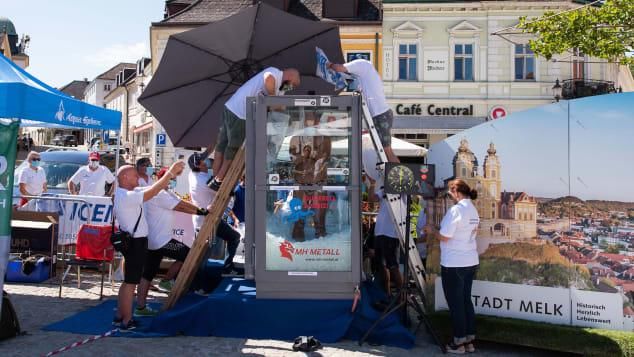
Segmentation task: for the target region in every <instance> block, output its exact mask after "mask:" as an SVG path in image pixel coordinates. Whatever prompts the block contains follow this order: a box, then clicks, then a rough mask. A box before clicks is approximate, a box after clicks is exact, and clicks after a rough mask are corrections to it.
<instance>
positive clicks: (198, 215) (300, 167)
mask: <svg viewBox="0 0 634 357" xmlns="http://www.w3.org/2000/svg"><path fill="white" fill-rule="evenodd" d="M327 67H328V68H330V69H332V70H334V71H337V72H345V73H348V74H351V75H353V76H354V77H355V79H356V80H357V81H358V83H359V85H360V86H359V89H360V91H361V93H362V95H363V98H364V100H365V102H366V103H367V104H368V109H369V111H370V114H371V115H372V117H373V119H374V122H375V124H376V128H377V130H378V133H379V137H380V139H381V142H382V144H383V146H384V149H385V153H386V155H387V158H388V160H389V161H391V162H398V158H397V157H396V155H395V154H394V152H393V151H392V148H391V134H390V129H391V126H392V121H393V113H392V110H391V109H390V108H389V106H388V104H387V102H386V100H385V95H384V93H383V84H382V82H381V79H380V77H379V74H378V73H377V72H376V70H375V69H374V66H373V65H372V63H370V62H369V61H366V60H362V59H357V60H353V61H351V62H348V63H344V64H336V63H328V65H327ZM300 81H301V78H300V75H299V72H298V71H297V70H295V69H293V68H287V69H283V70H280V69H277V68H273V67H269V68H266V69H265V70H263V71H261V72H260V73H258V74H256V75H255V76H253V77H252V78H251V79H250V80H248V81H247V82H246V83H245V84H244V85H242V86H241V87H240V88H239V89H238V90H237V91H236V92H235V94H234V95H233V96H232V97H231V98H230V99H229V100H228V101H227V103H226V104H225V110H224V113H223V123H222V126H221V128H220V131H219V134H218V139H217V144H216V146H215V148H214V149H213V152H212V147H208V148H207V149H206V150H205V151H203V152H200V153H199V152H196V153H194V154H192V155H191V156H190V157H189V158H188V160H187V163H185V162H183V161H177V162H175V163H174V164H172V165H171V166H170V167H169V168H161V169H160V170H159V171H158V172H155V170H154V167H153V166H152V163H151V161H150V160H149V159H147V158H142V159H139V160H138V161H137V162H136V165H134V166H132V165H124V166H122V167H121V168H119V170H118V172H117V175H116V180H115V177H114V175H113V174H112V173H111V172H110V170H108V169H107V168H106V167H104V166H103V165H101V164H100V156H99V154H98V153H97V152H92V153H90V155H89V160H88V163H87V165H85V166H82V167H81V168H79V169H78V170H77V172H76V173H75V174H74V175H73V176H72V177H71V178H70V180H69V181H68V191H69V193H70V194H74V195H75V194H79V195H96V196H104V195H110V194H112V193H114V198H113V201H114V216H115V219H116V222H117V226H118V227H119V229H121V230H123V231H125V232H128V233H129V234H130V235H131V236H132V237H133V239H132V244H131V246H130V248H129V249H128V250H127V251H126V252H125V253H124V254H123V255H124V258H125V265H124V269H123V270H124V282H123V284H122V285H121V288H120V290H119V300H118V309H117V313H116V317H115V321H114V323H115V324H116V325H117V326H118V327H119V328H120V329H121V330H122V331H125V330H129V329H132V328H134V327H135V326H136V323H135V320H134V319H133V316H151V315H154V314H156V311H154V310H152V309H151V308H150V307H149V306H148V305H147V304H146V299H147V294H148V290H149V289H150V288H151V286H152V285H151V283H152V280H153V279H154V278H155V276H156V275H157V272H158V270H159V266H160V263H161V260H162V259H163V258H164V257H169V258H172V259H174V260H175V261H176V263H174V264H173V265H172V267H171V268H170V269H169V271H168V272H167V274H166V279H165V280H163V281H162V282H161V283H160V284H159V286H160V287H163V288H165V290H169V289H170V288H171V286H172V284H173V279H174V278H175V277H176V275H177V274H178V271H179V269H180V267H181V265H182V263H183V262H184V261H185V259H186V257H187V254H188V252H189V247H188V246H187V245H186V244H184V243H183V242H182V241H179V240H177V239H174V236H173V235H172V226H173V221H174V212H181V213H184V214H190V215H192V225H193V228H194V229H193V231H194V232H198V231H199V230H200V229H201V227H202V225H203V222H204V216H205V215H207V214H208V213H209V210H210V209H211V206H212V204H213V202H214V199H215V197H216V191H218V190H219V188H220V187H221V185H222V184H223V181H224V178H225V175H226V174H227V171H228V169H229V167H230V165H231V162H232V160H233V159H234V157H235V155H236V152H237V151H238V150H239V148H240V147H241V145H242V143H243V142H244V138H245V119H246V99H247V97H252V96H258V95H275V96H278V95H284V94H285V92H286V91H289V90H292V89H293V88H295V87H297V86H298V85H299V84H300ZM312 114H313V115H311V113H309V114H307V115H305V117H304V126H305V127H313V126H316V125H318V124H319V120H320V117H319V115H314V114H315V113H312ZM307 140H310V142H308V141H307ZM331 147H332V143H331V141H330V138H329V137H327V136H295V137H292V138H291V141H290V150H289V151H290V152H289V153H290V156H291V159H292V164H293V169H292V173H291V174H290V176H291V177H292V178H293V179H294V181H295V183H296V184H300V185H323V184H325V182H326V168H327V166H326V164H325V163H326V162H327V161H328V159H329V158H330V155H331ZM212 155H213V159H212V158H211V157H210V156H212ZM40 160H41V159H40V156H39V154H38V153H37V152H30V153H29V155H28V157H27V161H28V163H29V165H28V166H27V167H26V168H25V169H24V170H23V171H22V172H21V173H20V175H19V180H18V182H19V189H20V193H21V194H22V195H23V196H24V198H23V200H25V201H26V200H28V199H29V198H30V197H33V196H38V195H40V194H42V193H43V192H46V175H45V173H44V170H43V169H42V168H41V167H39V164H40ZM368 164H369V165H373V164H374V163H368ZM185 165H188V167H189V170H190V172H189V174H188V177H187V183H188V186H189V195H190V201H187V200H183V199H181V198H180V197H178V196H177V195H176V194H175V193H174V189H175V186H176V181H175V179H176V178H177V177H178V176H179V175H181V174H182V172H183V171H184V169H185ZM364 166H365V165H364ZM214 173H215V175H214ZM115 181H116V184H115ZM363 181H364V186H365V187H366V188H367V194H368V199H369V200H370V201H376V202H379V209H378V214H377V215H376V217H375V218H372V219H368V220H366V222H367V224H365V225H364V228H365V229H364V253H365V255H366V257H367V258H369V259H371V260H372V261H373V263H372V264H370V265H371V266H372V267H374V268H369V269H365V270H366V272H368V273H370V274H372V275H374V274H376V275H377V276H379V277H380V278H381V281H382V283H383V287H384V289H385V291H386V292H387V293H388V294H390V293H392V292H393V288H396V290H397V291H398V289H399V288H400V287H401V286H403V285H404V283H405V281H404V277H403V276H402V274H401V271H400V264H403V263H404V264H407V263H406V262H404V261H403V259H402V258H401V257H400V251H401V242H400V239H399V234H398V232H397V229H398V228H397V227H396V226H395V223H394V222H393V221H392V219H391V215H390V212H389V209H390V207H389V205H388V203H387V197H386V194H385V192H384V191H383V187H382V183H377V182H376V181H375V180H374V179H373V178H372V177H370V176H367V175H363ZM108 187H110V188H109V189H108V191H106V189H107V188H108ZM302 194H303V193H302V191H297V192H294V195H295V198H299V199H300V200H301V199H302V197H301V195H302ZM448 194H449V196H450V197H451V198H452V199H453V200H454V201H455V202H456V204H455V205H454V206H453V207H452V208H451V209H450V210H449V211H448V212H447V214H446V216H445V217H444V219H443V220H442V222H441V224H440V226H439V227H434V226H433V225H432V224H431V223H430V222H429V220H428V219H427V211H426V209H425V208H424V206H423V207H422V208H421V210H420V214H419V216H418V217H417V218H418V219H417V225H416V232H417V242H416V246H417V247H418V251H419V253H420V254H421V258H422V260H423V262H424V263H426V256H427V250H428V244H429V243H430V241H431V240H432V239H435V238H436V239H439V240H440V250H441V262H440V263H441V272H442V273H441V275H442V281H443V285H442V288H443V291H444V295H445V298H446V300H447V302H448V306H449V309H450V313H451V321H452V326H453V331H454V332H453V335H454V338H453V340H452V341H451V343H450V344H449V345H448V346H447V348H448V351H449V352H453V353H464V352H472V351H474V345H473V342H474V339H475V321H474V309H473V304H472V303H471V298H470V297H471V287H472V282H473V279H474V277H475V274H476V272H477V269H478V254H477V250H476V245H475V232H476V231H477V227H478V224H479V217H478V213H477V210H476V209H475V207H474V205H473V203H472V202H471V201H472V200H474V199H476V198H477V192H476V191H475V190H473V189H471V188H470V187H469V186H468V185H467V184H466V183H465V182H464V181H461V180H454V181H451V182H450V184H449V193H448ZM283 200H284V199H281V200H280V203H281V201H283ZM244 201H245V182H244V177H243V178H242V179H241V180H240V183H239V184H238V185H237V186H236V188H235V190H234V198H233V205H231V206H230V207H229V208H228V209H227V211H226V215H225V216H226V217H225V218H226V219H224V220H220V223H218V226H217V229H216V236H217V238H219V239H221V240H222V241H224V242H226V247H227V253H226V259H225V262H224V267H223V271H224V272H225V273H227V274H232V273H235V266H234V264H233V258H234V256H235V254H236V249H237V247H238V244H239V242H240V236H241V235H240V233H239V232H238V230H237V229H238V228H239V227H240V225H241V224H243V223H244V220H245V202H244ZM403 205H404V202H403ZM276 209H277V208H276ZM326 211H327V208H326V207H325V208H323V209H316V210H315V212H314V213H315V217H314V222H315V236H316V238H319V237H322V236H325V235H326V222H325V220H326ZM303 223H304V221H303V220H298V221H296V222H295V223H294V226H293V228H292V236H293V238H294V239H295V240H296V241H303V240H304V226H303ZM135 290H137V307H136V309H134V311H133V300H134V292H135Z"/></svg>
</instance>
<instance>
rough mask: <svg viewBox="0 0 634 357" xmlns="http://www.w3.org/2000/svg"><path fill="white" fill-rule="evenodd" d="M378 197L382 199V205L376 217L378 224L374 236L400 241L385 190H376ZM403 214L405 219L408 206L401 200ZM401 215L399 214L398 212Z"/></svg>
mask: <svg viewBox="0 0 634 357" xmlns="http://www.w3.org/2000/svg"><path fill="white" fill-rule="evenodd" d="M375 193H376V195H377V196H379V197H380V198H381V203H380V207H379V214H378V215H377V216H376V224H375V226H374V235H375V236H380V235H382V236H387V237H390V238H394V239H398V237H399V234H398V232H397V231H396V226H395V225H394V221H393V220H392V215H391V214H390V205H389V203H388V201H387V199H386V198H383V196H384V195H383V190H380V189H379V190H376V191H375ZM400 206H401V208H402V210H401V212H400V213H403V217H405V213H407V205H406V204H405V202H404V201H403V199H402V198H401V205H400ZM397 213H399V212H397Z"/></svg>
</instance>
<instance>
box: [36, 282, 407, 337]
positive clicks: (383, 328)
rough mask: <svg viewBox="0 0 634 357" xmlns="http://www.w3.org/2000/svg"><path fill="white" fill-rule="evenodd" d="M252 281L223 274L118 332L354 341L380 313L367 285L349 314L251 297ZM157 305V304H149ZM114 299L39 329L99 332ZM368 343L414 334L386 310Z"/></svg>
mask: <svg viewBox="0 0 634 357" xmlns="http://www.w3.org/2000/svg"><path fill="white" fill-rule="evenodd" d="M255 294H256V288H255V284H254V282H253V281H248V280H243V279H236V278H234V279H229V278H225V279H224V280H223V281H222V282H221V283H220V285H219V286H218V287H217V288H216V289H215V290H214V292H213V293H212V294H210V295H209V296H208V297H203V296H198V295H196V294H193V293H191V294H188V295H185V296H184V297H183V298H182V299H181V300H180V301H179V302H178V303H177V304H176V306H174V308H173V309H171V310H169V311H167V312H164V313H162V314H160V315H159V316H157V317H155V318H141V319H140V327H139V328H138V329H136V330H134V331H133V332H132V333H125V334H118V336H124V337H166V336H177V335H185V336H220V337H234V338H257V339H276V340H293V339H294V338H296V337H297V336H300V335H306V336H315V337H316V338H317V339H319V340H320V341H321V342H323V343H334V342H337V341H340V340H342V339H347V340H358V339H359V338H361V336H362V335H363V334H364V333H365V331H366V330H367V329H368V328H369V327H370V326H371V324H372V323H373V322H374V321H375V320H376V319H378V318H379V316H380V315H381V312H379V311H376V310H374V309H373V308H372V306H371V304H372V301H373V300H374V299H376V298H377V297H378V296H379V295H380V297H382V298H385V297H384V296H383V295H382V294H381V292H380V291H378V290H377V289H376V288H374V287H372V286H371V285H369V284H368V285H365V286H363V287H362V296H363V297H362V298H361V300H360V301H359V305H358V306H357V310H356V312H355V313H351V312H350V308H351V306H352V301H351V300H292V299H287V300H270V299H256V298H255ZM151 305H152V307H153V308H157V309H158V308H159V306H158V305H157V304H151ZM115 307H116V301H115V300H108V301H106V302H104V303H102V304H100V305H97V306H95V307H93V308H90V309H88V310H86V311H82V312H79V313H77V314H75V315H73V316H70V317H68V318H66V319H64V320H62V321H59V322H56V323H53V324H51V325H48V326H46V327H44V328H43V330H45V331H63V332H70V333H80V334H93V335H97V334H101V333H104V332H106V331H108V330H110V329H111V328H112V326H111V324H110V322H111V321H112V317H113V316H114V309H115ZM368 342H369V343H373V344H381V345H388V346H394V347H400V348H412V347H414V342H415V338H414V335H412V334H411V333H410V332H409V331H408V330H407V329H406V328H405V327H404V326H403V325H402V324H401V323H400V321H399V318H398V316H397V314H392V315H389V316H388V317H387V318H386V319H385V320H383V321H381V323H380V324H379V325H378V326H377V328H376V329H375V330H374V332H373V333H372V334H371V335H370V337H369V339H368Z"/></svg>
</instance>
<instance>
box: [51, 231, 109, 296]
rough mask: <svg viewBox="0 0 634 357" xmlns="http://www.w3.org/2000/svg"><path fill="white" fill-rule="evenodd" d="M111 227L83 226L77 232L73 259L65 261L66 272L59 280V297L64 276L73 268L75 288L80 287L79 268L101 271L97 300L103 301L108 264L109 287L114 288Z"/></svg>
mask: <svg viewBox="0 0 634 357" xmlns="http://www.w3.org/2000/svg"><path fill="white" fill-rule="evenodd" d="M111 232H112V226H110V225H108V226H96V225H91V224H84V225H82V226H81V228H80V229H79V232H77V246H76V249H75V257H74V258H71V259H69V260H68V261H67V263H66V264H67V267H66V271H65V272H64V274H63V275H62V277H61V278H60V280H59V297H60V298H61V297H62V287H63V285H64V280H65V279H66V275H68V273H69V271H70V269H71V268H72V267H73V266H74V267H76V268H77V287H78V288H79V287H80V286H81V268H96V269H99V270H100V271H101V291H100V293H99V300H101V299H103V283H104V275H105V271H106V264H108V277H109V280H110V286H111V287H113V286H114V282H113V280H112V262H113V258H114V248H113V247H112V244H111V243H110V235H111Z"/></svg>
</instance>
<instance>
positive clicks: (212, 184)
mask: <svg viewBox="0 0 634 357" xmlns="http://www.w3.org/2000/svg"><path fill="white" fill-rule="evenodd" d="M220 185H222V181H218V180H217V179H216V178H215V177H214V179H213V180H211V182H210V183H209V184H208V185H207V186H209V188H210V189H212V190H214V191H218V190H219V189H220Z"/></svg>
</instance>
